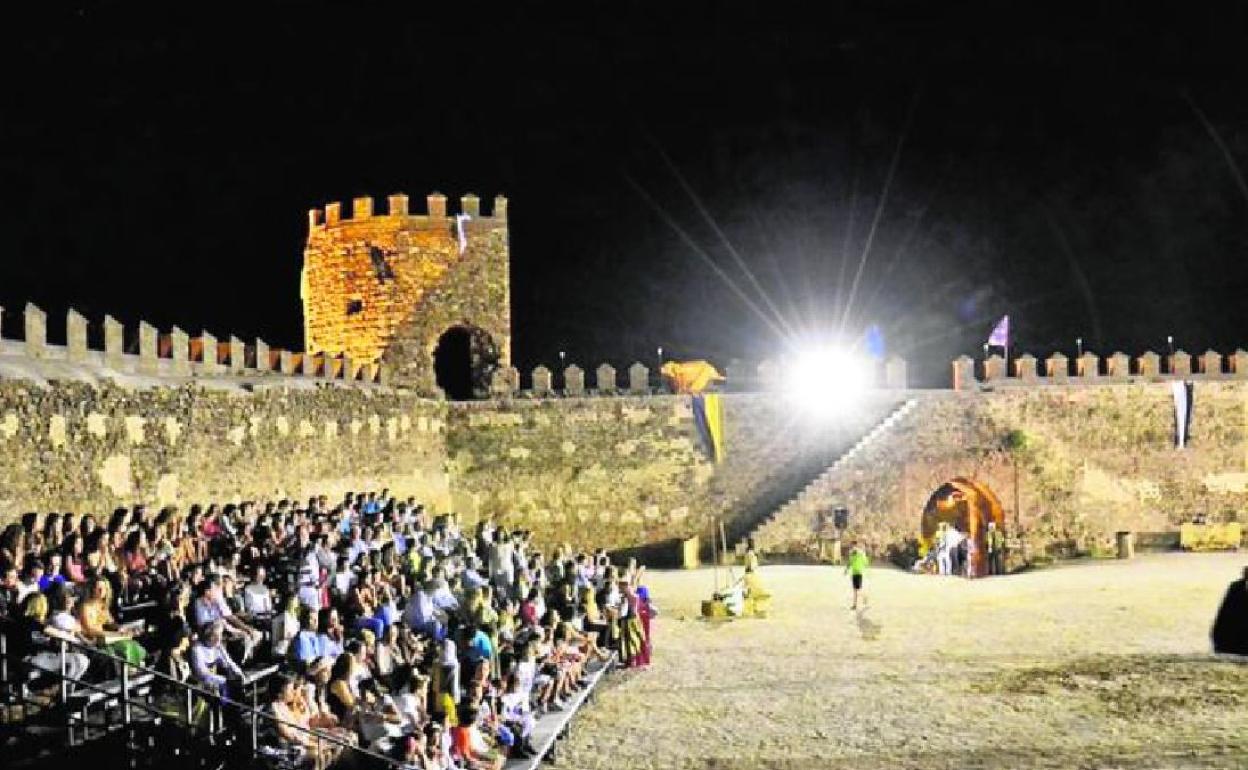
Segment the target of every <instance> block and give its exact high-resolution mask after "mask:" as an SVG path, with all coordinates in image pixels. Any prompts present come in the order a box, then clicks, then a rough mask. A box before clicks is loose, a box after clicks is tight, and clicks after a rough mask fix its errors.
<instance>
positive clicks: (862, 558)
mask: <svg viewBox="0 0 1248 770" xmlns="http://www.w3.org/2000/svg"><path fill="white" fill-rule="evenodd" d="M870 564H871V560H870V559H868V558H867V552H866V551H865V550H863V548H862V546H861V545H859V544H858V541H856V540H855V541H854V543H853V547H852V548H851V549H850V551H849V558H848V559H847V560H846V561H845V572H846V573H847V574H848V575H849V582H850V584H851V585H852V586H853V587H854V604H853V606H852V607H850V609H852V610H856V609H858V595H859V594H860V593H862V577H863V575H865V574H866V572H867V566H868V565H870ZM862 603H863V604H864V605H865V604H866V603H867V602H866V599H863V602H862Z"/></svg>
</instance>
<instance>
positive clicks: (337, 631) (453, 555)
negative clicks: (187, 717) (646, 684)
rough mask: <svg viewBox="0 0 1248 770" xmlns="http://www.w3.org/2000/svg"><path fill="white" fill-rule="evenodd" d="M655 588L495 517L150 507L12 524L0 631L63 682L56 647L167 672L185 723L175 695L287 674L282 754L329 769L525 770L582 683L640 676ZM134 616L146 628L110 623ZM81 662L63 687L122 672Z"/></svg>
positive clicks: (281, 700)
mask: <svg viewBox="0 0 1248 770" xmlns="http://www.w3.org/2000/svg"><path fill="white" fill-rule="evenodd" d="M644 571H645V568H644V567H643V566H638V565H637V564H636V563H635V562H634V561H632V560H630V561H629V562H628V563H627V564H613V563H612V560H611V558H610V555H609V554H608V553H607V552H606V551H605V550H602V549H599V550H597V551H594V552H578V551H576V550H574V549H573V548H571V547H570V546H567V545H558V546H555V547H554V548H553V549H552V550H551V551H550V552H549V553H545V552H542V551H540V550H538V549H537V548H536V547H535V545H534V544H533V542H532V540H531V533H530V532H529V531H527V530H523V529H512V530H508V529H506V528H505V527H503V526H499V525H497V524H496V523H495V522H494V521H493V520H492V519H484V520H482V521H480V522H478V523H477V524H476V525H475V526H474V527H472V528H471V531H461V529H460V524H459V522H458V520H457V517H456V516H455V515H454V514H442V515H439V516H431V515H430V514H429V513H428V512H427V511H426V510H425V509H424V508H423V507H422V506H421V505H419V504H418V503H417V502H416V501H415V500H414V499H411V498H409V499H407V500H398V499H396V498H395V497H394V496H392V495H391V494H390V493H389V491H388V490H381V491H380V492H367V493H358V494H357V493H351V494H347V495H346V496H345V497H344V498H343V499H342V500H339V501H335V502H331V501H329V500H328V499H327V498H326V497H325V496H319V497H314V498H312V499H309V500H307V501H306V502H295V501H290V500H281V501H274V502H269V503H265V504H263V505H259V504H256V503H253V502H243V503H239V504H229V505H220V506H219V505H209V506H207V507H201V506H198V505H196V506H192V507H191V508H190V510H189V511H187V512H186V514H185V515H183V514H182V513H181V512H179V511H178V510H177V509H174V508H165V509H162V510H160V511H158V512H155V513H153V512H151V511H149V510H148V509H146V508H145V507H144V506H142V505H137V506H134V507H133V508H128V509H125V508H123V509H118V510H116V511H115V512H114V513H113V515H112V516H111V517H110V518H109V519H108V520H107V521H106V522H105V521H100V520H97V519H96V517H95V516H93V515H91V514H85V515H82V516H76V515H74V514H72V513H65V514H57V513H50V514H46V515H44V516H43V517H42V519H40V517H39V516H37V515H36V514H28V515H27V516H25V517H23V519H22V520H21V522H20V523H16V524H12V525H10V526H8V527H7V528H5V529H4V530H3V532H2V533H0V622H2V623H3V631H4V634H5V636H6V638H7V639H8V641H9V648H8V649H9V654H10V656H11V657H13V658H16V659H19V660H22V661H24V662H25V663H26V664H27V665H29V666H32V667H34V668H36V669H42V670H44V671H48V672H57V673H59V672H60V671H61V665H62V653H61V649H60V648H61V645H60V644H58V640H60V639H65V640H68V641H72V642H77V643H78V644H80V645H93V646H98V647H100V648H102V649H104V650H106V651H107V652H108V653H110V654H111V655H112V656H113V657H114V658H119V659H123V660H125V661H126V662H127V663H128V664H130V665H134V666H144V667H151V668H154V669H155V670H156V671H158V672H159V673H161V674H163V675H164V677H163V678H160V679H159V680H158V686H157V688H156V702H157V703H158V704H159V703H160V701H161V698H162V697H164V698H167V699H168V701H169V703H168V707H169V709H171V710H177V709H179V708H181V709H182V711H186V707H185V705H184V704H185V697H184V693H179V692H178V689H179V688H177V687H176V686H172V685H169V682H170V681H177V682H190V683H193V684H195V685H197V686H198V687H199V688H201V689H203V690H206V691H208V692H211V693H215V694H216V695H218V696H221V697H222V698H223V699H233V698H236V697H237V695H238V693H239V687H240V682H241V681H242V680H243V679H244V676H245V675H244V671H245V670H246V669H251V670H255V669H256V668H259V667H263V666H270V667H271V666H272V664H277V668H278V672H279V673H278V674H277V675H276V676H274V677H272V678H271V679H270V680H269V683H270V684H271V687H270V688H269V689H270V702H269V708H270V709H271V713H272V715H273V716H274V717H276V718H277V719H276V720H275V722H274V724H275V731H276V739H277V742H278V744H280V746H281V747H282V748H283V750H286V751H288V752H291V753H293V754H294V755H297V756H298V757H302V758H304V759H306V760H307V761H310V762H315V763H316V764H317V765H318V766H324V765H327V764H330V763H332V762H334V761H335V760H336V759H338V758H339V756H340V754H341V752H342V751H343V747H344V746H351V745H356V746H363V747H367V748H369V749H370V750H372V751H375V752H382V753H386V754H389V755H390V756H392V757H394V758H395V759H397V760H399V761H400V762H401V763H403V764H404V765H405V766H407V767H412V768H418V769H419V770H434V769H436V770H451V768H457V769H458V768H468V769H469V770H484V769H488V768H499V767H501V766H502V765H503V763H504V762H505V761H506V759H507V758H509V757H525V756H531V755H532V754H533V753H534V751H535V748H534V746H533V745H532V741H531V737H532V735H533V730H534V727H535V725H536V721H537V719H538V718H540V717H541V716H542V715H543V714H545V713H547V712H555V711H560V710H562V709H564V708H565V707H566V706H567V703H568V701H569V699H571V698H573V697H575V694H576V693H577V692H578V691H579V690H581V689H582V688H584V687H585V686H586V684H587V672H589V671H593V670H596V668H597V667H598V666H600V665H604V664H606V663H607V662H608V661H611V660H615V661H616V662H618V663H619V664H621V665H624V666H633V667H645V666H647V665H649V661H650V632H651V618H652V617H653V616H654V615H655V613H656V610H655V607H654V605H653V604H652V603H651V601H650V597H649V594H648V591H647V589H646V587H645V586H644V585H642V584H641V579H642V577H643V575H644ZM143 607H146V608H149V612H148V615H147V618H146V620H144V621H140V622H137V623H121V622H119V619H120V618H121V616H122V613H124V612H126V611H127V610H128V609H129V610H134V609H135V608H143ZM68 649H69V650H70V651H69V652H68V653H67V654H66V655H65V672H66V674H67V675H68V676H69V677H71V678H72V679H80V678H82V677H87V678H92V677H95V678H109V677H111V676H113V675H114V672H113V671H111V670H109V667H108V666H106V665H103V666H102V665H101V664H100V662H99V661H98V660H97V661H94V662H93V660H92V659H91V657H90V656H88V655H86V654H84V653H83V652H81V651H79V650H78V649H77V648H76V647H75V646H74V645H68ZM96 657H97V658H99V657H100V656H96ZM53 679H54V680H55V677H53ZM160 683H165V685H166V686H165V687H163V688H162V687H160V686H159V684H160ZM209 700H211V698H205V697H200V698H196V699H194V706H195V709H194V713H193V714H192V715H191V716H192V718H193V719H198V718H201V717H200V716H199V715H201V714H203V713H204V712H206V711H207V709H208V708H210V707H212V706H213V704H211V703H209V702H208V701H209ZM318 736H321V737H324V736H328V737H331V738H333V739H334V740H329V741H327V740H318Z"/></svg>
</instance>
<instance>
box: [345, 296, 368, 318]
mask: <svg viewBox="0 0 1248 770" xmlns="http://www.w3.org/2000/svg"><path fill="white" fill-rule="evenodd" d="M363 312H364V300H362V299H352V300H348V301H347V315H355V314H356V313H363Z"/></svg>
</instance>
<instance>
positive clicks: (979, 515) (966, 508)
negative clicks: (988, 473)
mask: <svg viewBox="0 0 1248 770" xmlns="http://www.w3.org/2000/svg"><path fill="white" fill-rule="evenodd" d="M990 521H991V522H995V523H996V525H997V528H998V529H1001V528H1003V527H1004V526H1005V512H1004V510H1003V509H1002V508H1001V501H1000V500H998V499H997V496H996V494H995V493H993V491H992V490H991V489H989V488H988V485H987V484H984V483H982V482H979V481H974V480H972V479H968V478H964V477H962V476H958V477H956V478H952V479H950V480H949V481H946V482H945V483H944V484H941V485H940V486H939V487H937V489H936V491H935V492H933V493H932V495H931V497H929V498H928V499H927V505H925V506H923V519H922V522H921V524H920V528H919V544H920V547H921V548H922V549H923V552H924V553H926V552H927V550H928V549H930V548H931V546H932V539H933V537H934V536H935V535H936V529H937V527H938V526H939V525H940V524H941V522H944V523H947V524H952V525H953V526H955V527H957V528H958V530H959V531H960V532H962V533H963V534H965V535H967V536H968V537H970V538H971V539H972V540H973V541H974V543H975V555H974V558H973V559H972V561H971V565H972V572H973V573H974V574H975V575H976V576H979V575H985V574H987V572H988V570H987V566H988V558H987V551H986V550H985V548H984V533H985V532H986V531H987V530H988V522H990Z"/></svg>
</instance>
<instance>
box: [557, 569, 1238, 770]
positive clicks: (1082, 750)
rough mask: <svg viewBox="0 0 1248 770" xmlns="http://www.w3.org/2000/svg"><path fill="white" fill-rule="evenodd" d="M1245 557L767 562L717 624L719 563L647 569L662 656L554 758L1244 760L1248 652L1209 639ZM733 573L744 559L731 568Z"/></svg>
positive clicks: (853, 762)
mask: <svg viewBox="0 0 1248 770" xmlns="http://www.w3.org/2000/svg"><path fill="white" fill-rule="evenodd" d="M1245 562H1248V557H1245V556H1244V555H1241V554H1210V555H1188V554H1165V555H1149V556H1142V557H1140V558H1138V559H1136V560H1134V561H1130V562H1117V561H1106V562H1093V563H1081V564H1072V565H1068V566H1061V567H1056V568H1052V569H1047V570H1043V571H1037V572H1030V573H1025V574H1020V575H1015V576H1011V577H1005V578H991V579H984V580H977V581H973V582H972V581H966V580H962V579H957V578H938V577H930V576H919V575H911V574H907V573H905V572H901V571H897V570H893V569H891V568H881V569H873V570H872V571H871V572H870V573H869V574H868V576H867V589H868V592H869V595H870V608H869V609H868V610H867V611H866V612H865V613H864V614H863V615H861V616H860V615H856V614H855V613H854V612H852V611H851V610H850V609H849V600H850V598H849V587H848V582H849V581H848V579H847V578H845V577H843V576H842V572H841V570H840V569H839V568H832V567H814V566H773V567H765V568H764V569H763V578H764V580H765V582H766V585H767V587H768V588H769V590H771V592H772V593H773V594H774V597H775V598H774V600H773V607H772V613H771V617H770V618H768V619H766V620H737V621H733V622H723V623H708V622H705V621H703V620H701V619H699V618H698V606H699V602H700V600H701V599H702V598H705V597H706V596H708V595H709V594H710V591H711V588H712V575H711V572H710V571H709V570H698V571H691V572H655V573H651V574H650V575H648V576H647V580H646V583H647V584H648V585H649V586H650V589H651V592H652V595H653V596H654V599H655V602H656V603H657V604H658V605H659V607H660V612H661V617H660V618H659V619H658V621H657V625H656V629H655V643H656V652H655V656H654V665H653V666H652V667H651V668H650V670H648V671H645V672H625V673H621V674H616V675H615V676H614V677H613V678H612V679H611V681H610V682H609V683H608V684H607V685H606V686H605V687H604V689H603V690H602V691H601V692H600V693H599V695H598V697H597V699H596V700H595V702H594V703H592V704H591V705H590V706H589V707H588V708H587V709H586V710H585V711H584V712H582V714H581V715H580V716H578V719H577V722H576V726H575V729H574V733H573V735H572V737H571V738H570V739H569V740H568V741H566V743H565V745H564V746H563V747H562V748H561V752H560V755H559V757H558V761H557V763H556V765H555V766H556V767H559V768H575V770H595V769H596V768H603V769H604V770H631V769H632V768H655V769H656V770H657V769H659V768H664V769H666V768H701V769H703V770H710V769H712V768H732V769H734V770H736V769H738V768H740V769H741V770H745V769H746V768H786V769H787V768H807V767H809V768H818V767H829V768H832V767H846V768H854V769H855V770H876V769H877V768H878V769H880V770H883V769H884V768H889V769H890V770H892V769H901V768H924V769H926V768H941V769H944V768H948V769H949V770H955V769H956V770H973V769H974V768H1002V769H1003V770H1004V769H1005V768H1011V769H1013V768H1123V769H1124V770H1125V769H1126V768H1131V769H1132V770H1135V769H1136V768H1248V665H1245V664H1239V663H1234V662H1229V661H1225V660H1219V659H1217V658H1215V657H1213V656H1212V655H1211V654H1210V653H1209V627H1210V625H1211V623H1212V621H1213V616H1214V614H1215V611H1216V609H1217V606H1218V603H1219V601H1220V600H1221V597H1222V594H1223V592H1224V591H1225V589H1226V585H1227V583H1228V582H1230V581H1231V580H1233V579H1235V578H1236V577H1238V576H1239V574H1240V572H1241V570H1242V568H1243V566H1244V564H1245ZM738 574H739V572H738Z"/></svg>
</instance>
